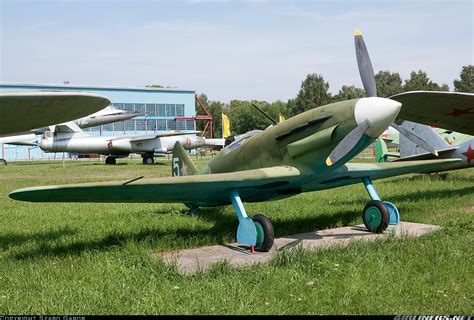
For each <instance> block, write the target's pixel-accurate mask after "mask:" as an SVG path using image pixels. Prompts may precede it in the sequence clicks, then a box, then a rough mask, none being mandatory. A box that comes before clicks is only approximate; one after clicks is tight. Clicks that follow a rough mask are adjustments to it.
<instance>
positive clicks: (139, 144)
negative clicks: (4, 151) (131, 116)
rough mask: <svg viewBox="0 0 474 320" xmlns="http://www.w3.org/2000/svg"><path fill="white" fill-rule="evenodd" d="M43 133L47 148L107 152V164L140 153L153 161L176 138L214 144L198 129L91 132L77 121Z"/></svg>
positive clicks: (192, 143)
mask: <svg viewBox="0 0 474 320" xmlns="http://www.w3.org/2000/svg"><path fill="white" fill-rule="evenodd" d="M51 129H52V131H46V132H44V133H43V135H42V137H41V140H40V141H39V143H38V145H39V147H40V148H41V150H43V151H46V152H74V153H99V154H102V155H106V156H107V158H106V159H105V163H106V164H115V163H116V159H117V158H123V157H127V156H128V155H129V154H130V153H138V154H141V155H142V157H143V163H144V164H153V163H154V157H155V156H163V155H165V154H166V153H169V152H171V150H172V149H173V146H174V144H175V142H176V141H178V142H179V143H181V144H182V145H183V146H184V147H185V148H186V149H194V148H198V147H202V146H205V145H209V144H212V141H209V142H207V141H206V139H204V138H202V137H199V136H197V135H196V133H197V132H196V131H192V132H190V131H187V132H186V131H182V132H180V131H168V132H163V133H157V134H153V135H140V136H123V135H122V136H90V135H88V134H86V133H85V132H83V131H82V130H81V129H80V128H79V127H78V126H77V125H76V124H75V123H67V124H63V125H57V126H54V128H53V127H52V128H51Z"/></svg>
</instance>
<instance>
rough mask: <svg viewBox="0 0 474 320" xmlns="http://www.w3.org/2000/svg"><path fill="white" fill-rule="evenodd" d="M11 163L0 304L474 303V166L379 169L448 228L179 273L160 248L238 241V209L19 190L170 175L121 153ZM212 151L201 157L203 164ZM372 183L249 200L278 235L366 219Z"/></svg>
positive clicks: (60, 309) (401, 307)
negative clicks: (42, 196)
mask: <svg viewBox="0 0 474 320" xmlns="http://www.w3.org/2000/svg"><path fill="white" fill-rule="evenodd" d="M119 162H120V164H119V165H116V166H106V165H103V164H102V163H99V162H73V161H66V162H64V163H63V162H62V161H56V162H53V161H51V162H26V163H10V164H9V165H8V166H6V167H0V202H1V206H0V208H1V210H0V219H1V221H2V227H1V228H0V270H1V272H0V314H19V313H20V314H25V313H34V314H37V313H54V314H63V313H67V314H122V313H123V314H143V313H145V314H473V313H474V302H473V301H474V294H473V290H472V288H473V287H474V281H473V276H474V267H473V254H472V252H473V248H474V236H473V231H474V170H472V169H466V170H460V171H454V172H450V173H448V174H443V175H431V176H424V175H423V176H422V175H413V176H408V177H399V178H392V179H387V180H384V181H377V182H376V186H377V189H378V191H379V193H380V194H381V196H382V197H383V198H384V199H386V200H389V201H392V202H394V203H395V204H396V205H397V206H398V208H399V209H400V212H401V215H402V220H404V221H413V222H421V223H432V224H438V225H441V226H443V229H442V231H440V232H437V233H433V234H429V235H425V236H422V237H420V238H401V239H400V238H387V239H384V240H379V241H374V242H370V243H353V244H351V245H349V247H347V248H335V249H326V250H322V251H318V252H307V251H302V250H295V251H291V252H281V253H280V254H279V255H278V257H277V258H276V259H275V260H274V261H273V262H272V263H271V264H270V265H266V266H256V267H249V268H244V269H238V270H234V269H231V268H229V266H228V265H226V264H225V263H222V264H219V265H216V266H215V267H214V268H213V269H212V270H211V271H209V272H207V273H198V274H195V275H193V276H182V275H180V274H179V273H178V272H177V270H176V267H169V266H166V265H165V264H164V263H163V262H162V261H161V260H159V259H157V258H155V257H154V256H153V255H152V253H153V252H157V251H166V250H173V249H179V248H191V247H198V246H203V245H212V244H220V243H226V242H230V241H234V237H235V236H234V233H235V229H236V227H237V221H236V219H235V218H234V214H233V211H232V208H231V207H219V208H210V209H202V210H200V211H199V213H198V214H197V215H196V216H195V217H193V218H189V217H188V216H186V215H184V214H183V211H184V210H185V207H184V206H183V205H180V204H171V205H170V204H70V203H65V204H43V203H26V202H17V201H13V200H11V199H9V198H8V193H9V192H10V191H12V190H14V189H17V188H21V187H27V186H34V185H49V184H58V183H69V182H86V181H105V180H110V179H127V178H134V177H137V176H141V175H145V176H152V175H154V176H163V175H169V174H170V170H171V166H170V164H169V162H167V161H161V162H160V164H156V165H153V166H144V165H141V164H140V162H138V161H130V160H129V161H125V160H120V161H119ZM204 163H205V162H204V161H201V160H200V161H197V164H198V166H203V165H204ZM367 201H368V196H367V194H366V191H365V190H364V188H363V186H362V184H361V185H354V186H349V187H344V188H339V189H333V190H327V191H322V192H315V193H309V194H302V195H299V196H296V197H293V198H289V199H285V200H279V201H274V202H266V203H258V204H247V205H246V208H247V211H248V212H249V213H252V214H254V213H264V214H265V215H267V216H269V217H270V218H271V219H272V221H273V224H274V226H275V229H276V233H277V236H282V235H288V234H293V233H298V232H306V231H311V230H314V229H325V228H331V227H338V226H344V225H352V224H358V223H361V222H362V221H361V217H360V212H361V209H362V208H363V206H364V204H365V203H366V202H367Z"/></svg>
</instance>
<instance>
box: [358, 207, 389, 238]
mask: <svg viewBox="0 0 474 320" xmlns="http://www.w3.org/2000/svg"><path fill="white" fill-rule="evenodd" d="M370 207H376V208H377V209H378V210H379V212H380V213H381V220H380V223H379V224H378V225H377V226H371V225H369V223H368V222H367V221H366V217H365V212H366V211H367V210H368V209H369V208H370ZM362 220H364V225H365V227H366V228H367V230H369V231H370V232H373V233H382V232H384V231H385V230H386V229H387V227H388V224H389V223H390V214H389V212H388V209H387V207H386V206H385V205H384V204H383V202H382V201H380V200H371V201H369V202H367V204H366V205H365V207H364V210H363V211H362Z"/></svg>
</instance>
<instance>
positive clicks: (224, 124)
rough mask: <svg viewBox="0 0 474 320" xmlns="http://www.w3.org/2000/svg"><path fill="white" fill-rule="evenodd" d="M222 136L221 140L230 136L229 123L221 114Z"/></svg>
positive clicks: (227, 118)
mask: <svg viewBox="0 0 474 320" xmlns="http://www.w3.org/2000/svg"><path fill="white" fill-rule="evenodd" d="M222 135H223V138H227V137H228V136H230V121H229V117H228V116H226V115H225V114H224V113H222Z"/></svg>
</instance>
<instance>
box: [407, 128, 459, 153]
mask: <svg viewBox="0 0 474 320" xmlns="http://www.w3.org/2000/svg"><path fill="white" fill-rule="evenodd" d="M401 126H402V127H404V128H405V129H407V130H410V131H411V132H412V133H414V134H416V135H417V136H418V137H420V138H422V139H423V140H425V141H426V142H427V143H428V144H429V145H431V146H432V147H433V148H434V149H436V150H438V151H439V150H443V149H449V148H451V146H450V145H449V144H448V143H447V142H446V141H444V139H443V138H441V136H440V135H439V134H438V133H437V132H436V131H435V130H434V129H433V128H431V127H430V126H427V125H424V124H419V123H415V122H411V121H404V122H403V123H402V125H401ZM424 153H426V150H424V149H422V148H420V147H419V146H417V145H416V144H415V143H413V142H412V141H410V140H408V139H407V138H405V137H404V136H403V135H400V157H401V158H404V157H411V156H415V155H419V154H424Z"/></svg>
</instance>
